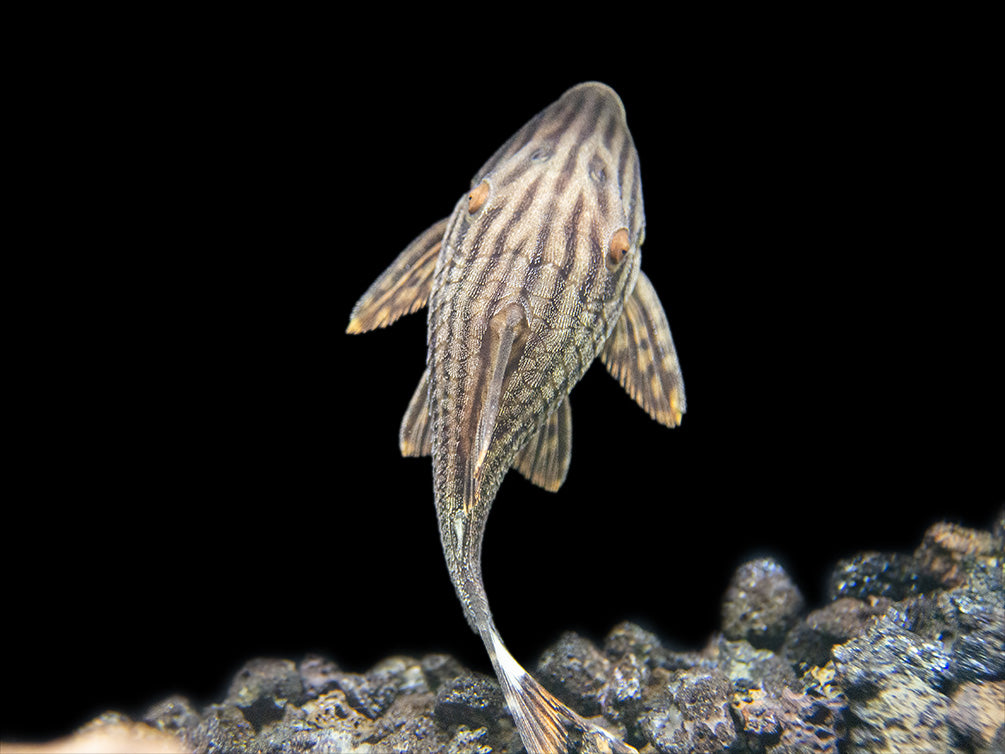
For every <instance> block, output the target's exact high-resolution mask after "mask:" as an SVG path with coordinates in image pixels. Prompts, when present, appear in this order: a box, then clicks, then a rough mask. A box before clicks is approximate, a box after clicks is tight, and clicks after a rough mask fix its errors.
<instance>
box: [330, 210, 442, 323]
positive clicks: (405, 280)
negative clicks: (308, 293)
mask: <svg viewBox="0 0 1005 754" xmlns="http://www.w3.org/2000/svg"><path fill="white" fill-rule="evenodd" d="M448 219H449V218H444V219H443V220H440V221H439V222H438V223H435V224H434V225H431V226H429V227H428V228H426V230H424V231H423V232H422V233H420V234H419V235H418V236H417V237H416V238H415V240H413V241H412V242H411V243H410V244H409V245H408V246H406V247H405V250H404V251H403V252H401V253H400V254H399V255H398V258H397V259H395V260H394V261H393V262H392V263H391V266H390V267H388V268H387V269H386V270H384V272H382V273H381V275H380V277H378V278H377V279H376V280H374V281H373V284H372V285H371V286H370V287H369V289H367V292H366V293H364V294H363V295H362V297H360V300H359V301H357V302H356V306H354V307H353V309H352V314H351V315H349V326H348V327H347V328H346V332H347V333H350V334H355V333H361V332H367V331H369V330H373V329H376V328H378V327H387V326H388V325H389V324H391V323H392V322H394V321H395V320H396V319H398V318H399V317H401V316H403V315H405V314H411V313H412V312H415V311H418V310H419V309H421V308H422V307H424V306H425V305H426V302H428V301H429V293H430V291H431V290H432V287H433V272H434V271H435V270H436V258H437V257H438V256H439V255H440V243H441V242H442V241H443V233H444V231H445V230H446V229H447V220H448Z"/></svg>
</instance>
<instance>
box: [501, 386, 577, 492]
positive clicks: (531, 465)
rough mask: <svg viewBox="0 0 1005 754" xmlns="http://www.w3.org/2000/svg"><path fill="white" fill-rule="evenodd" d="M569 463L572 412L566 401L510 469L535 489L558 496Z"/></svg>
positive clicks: (517, 457)
mask: <svg viewBox="0 0 1005 754" xmlns="http://www.w3.org/2000/svg"><path fill="white" fill-rule="evenodd" d="M571 459H572V409H570V408H569V397H568V396H566V397H565V399H564V400H563V401H562V402H561V403H559V404H558V408H557V409H555V410H554V411H553V412H552V414H551V416H549V417H548V421H546V422H545V423H544V426H543V427H541V429H539V430H538V431H537V432H536V433H535V434H534V435H533V436H531V438H530V440H529V441H528V442H527V444H526V445H524V446H523V449H522V450H521V451H520V452H519V453H517V456H516V460H515V461H514V462H513V467H514V468H515V469H516V470H517V471H519V472H520V473H521V474H523V475H524V476H525V477H526V478H527V480H528V481H530V482H532V483H533V484H536V485H537V486H538V487H541V488H543V489H546V490H548V492H557V491H558V488H559V487H561V486H562V482H564V481H565V475H566V474H567V473H568V472H569V461H570V460H571Z"/></svg>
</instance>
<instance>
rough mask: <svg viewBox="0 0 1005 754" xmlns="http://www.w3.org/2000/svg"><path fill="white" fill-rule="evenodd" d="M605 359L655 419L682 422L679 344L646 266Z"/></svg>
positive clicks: (602, 355) (602, 354)
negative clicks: (671, 330)
mask: <svg viewBox="0 0 1005 754" xmlns="http://www.w3.org/2000/svg"><path fill="white" fill-rule="evenodd" d="M600 359H601V361H603V362H604V365H605V366H606V367H607V370H608V371H609V372H610V373H611V374H612V375H613V376H614V378H615V379H617V380H618V382H620V383H621V385H622V387H624V388H625V390H627V391H628V394H629V395H630V396H631V397H632V398H633V399H634V400H635V402H636V403H638V404H639V405H640V406H642V408H644V409H645V410H646V412H647V413H648V414H649V415H650V416H651V417H653V418H654V419H655V420H656V421H658V422H659V423H660V424H665V425H666V426H668V427H675V426H677V425H679V424H680V423H681V419H682V418H683V415H684V411H685V410H686V402H685V399H684V379H683V378H682V377H681V372H680V363H679V362H678V361H677V350H676V348H674V344H673V338H672V337H671V335H670V325H669V324H668V323H667V317H666V313H664V311H663V305H662V304H661V303H660V299H659V296H657V295H656V290H655V289H654V288H653V285H652V283H650V282H649V278H647V277H646V276H645V274H644V273H642V272H641V271H640V272H639V279H638V282H637V283H636V284H635V290H634V291H633V292H632V295H631V296H629V297H628V299H627V300H626V301H625V308H624V311H623V312H622V313H621V318H620V319H619V320H618V323H617V325H615V327H614V331H613V332H612V333H611V335H610V337H609V338H608V339H607V342H606V343H605V344H604V347H603V349H602V350H601V351H600Z"/></svg>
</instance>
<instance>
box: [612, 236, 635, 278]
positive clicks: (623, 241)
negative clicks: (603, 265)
mask: <svg viewBox="0 0 1005 754" xmlns="http://www.w3.org/2000/svg"><path fill="white" fill-rule="evenodd" d="M631 248H632V244H631V242H630V241H629V240H628V230H627V229H626V228H619V229H618V230H616V231H614V235H613V236H611V242H610V244H608V246H607V268H608V269H609V270H615V269H617V268H618V266H619V265H620V264H621V261H622V260H623V259H624V258H625V257H626V256H627V255H628V252H629V251H631Z"/></svg>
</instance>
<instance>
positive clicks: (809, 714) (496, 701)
mask: <svg viewBox="0 0 1005 754" xmlns="http://www.w3.org/2000/svg"><path fill="white" fill-rule="evenodd" d="M1003 568H1005V509H1003V510H1002V511H1001V512H1000V513H999V515H998V516H997V518H996V521H995V524H994V525H993V527H992V529H991V530H990V531H977V530H973V529H967V528H963V527H960V526H957V525H954V524H950V523H941V524H937V525H935V526H933V527H932V528H931V529H930V530H929V531H928V532H927V533H926V535H925V537H924V540H923V541H922V542H921V544H920V546H919V547H918V548H917V550H916V551H915V552H914V553H913V554H904V553H885V552H865V553H861V554H859V555H856V556H854V557H852V558H849V559H847V560H843V561H840V562H839V563H838V564H837V565H836V566H835V568H834V569H833V573H832V575H831V578H830V582H829V600H828V602H827V604H825V605H824V606H823V607H820V608H818V609H815V610H808V609H807V607H806V605H805V604H804V600H803V598H802V596H801V594H800V592H799V589H798V588H797V587H796V585H795V584H794V583H793V581H792V580H791V578H790V577H789V575H788V574H786V573H785V571H784V570H783V569H782V568H781V567H780V566H779V565H778V564H777V563H775V562H773V561H771V560H757V561H752V562H749V563H746V564H745V565H743V566H742V567H741V568H740V569H738V571H737V572H736V574H735V575H734V577H733V579H732V582H731V584H730V586H729V589H728V590H727V593H726V594H725V596H724V598H723V605H722V627H721V633H720V634H717V635H716V636H714V637H713V638H712V639H711V640H710V641H709V642H708V644H707V645H706V646H705V647H704V648H702V649H701V650H700V651H694V652H678V651H671V650H670V649H668V648H667V647H666V646H665V645H664V643H663V642H662V641H661V640H660V638H659V637H657V636H655V635H653V634H652V633H650V632H648V631H646V630H645V629H643V628H642V627H640V626H638V625H634V624H631V623H621V624H620V625H617V626H615V627H614V628H613V629H612V630H611V631H610V633H608V634H607V636H606V637H605V638H604V639H603V641H601V642H599V643H596V642H593V641H591V640H589V639H587V638H585V637H583V636H580V635H577V634H575V633H567V634H565V635H564V636H562V637H561V638H560V639H559V641H558V642H557V643H555V644H554V645H553V646H552V647H550V648H549V649H548V650H547V651H545V652H544V654H543V655H542V657H541V658H540V660H539V662H538V664H537V665H536V667H535V668H534V669H533V670H534V671H535V675H536V676H537V678H538V679H539V680H540V681H541V682H542V683H543V684H544V685H545V686H546V687H548V688H549V689H550V690H551V691H552V692H553V693H555V694H556V695H557V696H558V697H559V698H560V699H562V700H563V701H565V702H566V703H567V704H569V705H570V706H572V707H573V708H575V709H576V710H578V711H579V712H580V713H581V714H583V715H585V716H588V717H593V718H594V719H595V720H596V721H597V722H599V723H600V724H602V725H604V726H606V727H607V728H609V729H611V730H614V731H617V732H618V733H620V734H621V735H622V736H623V737H624V739H625V740H626V741H628V742H629V743H631V744H632V745H634V746H635V747H636V748H638V749H639V751H640V752H642V753H643V754H652V753H653V752H666V753H670V752H672V753H673V754H678V753H680V754H684V752H736V753H741V752H742V753H748V754H755V753H758V754H759V753H761V752H764V753H765V754H783V753H786V754H788V753H789V752H792V753H793V754H794V753H795V752H835V753H836V752H842V753H843V754H847V753H849V752H891V753H893V752H899V753H901V754H903V753H904V752H938V753H939V754H946V753H956V752H960V753H961V754H962V753H964V752H1002V751H1005V591H1003V589H1005V586H1003V581H1005V576H1003ZM103 726H104V727H108V728H119V729H123V730H126V731H129V732H130V733H131V735H134V736H135V735H137V734H138V731H139V732H149V733H157V732H160V733H161V734H163V733H167V734H170V735H171V736H172V737H174V740H175V741H176V742H180V743H181V745H182V749H183V750H188V751H192V752H197V753H198V754H210V753H211V752H214V753H215V752H218V753H220V754H224V753H229V752H275V753H277V754H278V753H280V752H281V753H283V754H293V753H298V752H311V753H312V754H320V753H322V752H374V753H375V752H415V753H417V754H418V753H421V752H448V753H449V754H476V753H477V754H488V753H489V752H497V753H500V754H504V753H506V752H513V753H514V754H516V753H517V752H520V751H522V746H521V744H520V739H519V737H518V736H517V734H516V731H515V729H514V727H513V724H512V722H511V720H510V717H509V714H508V713H507V711H506V705H505V703H504V701H503V696H502V692H501V691H500V688H499V684H498V683H497V682H496V680H495V678H493V677H490V676H485V675H482V674H479V673H474V672H471V671H470V670H468V669H466V668H464V667H462V666H461V665H460V664H459V663H458V662H457V661H456V660H454V659H453V658H451V657H449V656H447V655H442V654H430V655H426V656H425V657H389V658H387V659H386V660H384V661H383V662H380V663H379V664H377V665H376V666H375V667H373V668H370V669H369V670H367V671H366V672H354V671H351V670H349V669H345V668H341V667H339V666H338V665H337V664H336V663H335V662H333V661H331V660H329V659H326V658H324V657H318V656H310V657H306V658H303V659H301V660H300V661H299V662H295V661H293V660H288V659H255V660H252V661H250V662H248V663H247V664H246V665H245V666H244V668H243V669H242V670H241V671H240V672H238V674H237V675H236V676H235V678H234V679H233V682H232V683H231V686H230V690H229V693H228V694H227V696H226V698H225V699H223V700H222V701H221V702H219V703H217V704H211V705H209V706H208V707H207V708H205V709H203V710H197V709H194V708H193V706H192V705H191V704H190V703H189V702H188V701H187V700H186V699H185V698H184V697H181V696H173V697H170V698H168V699H165V700H164V701H162V702H160V703H159V704H156V705H154V706H153V707H152V708H151V709H149V710H148V711H147V712H146V714H145V715H143V716H142V718H141V719H139V720H130V719H128V718H126V717H124V716H123V715H121V714H117V713H110V714H109V715H106V716H104V717H103V718H99V720H97V721H95V722H94V723H92V724H91V725H90V726H88V731H90V732H93V731H94V730H95V729H98V730H100V729H101V728H102V727H103Z"/></svg>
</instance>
